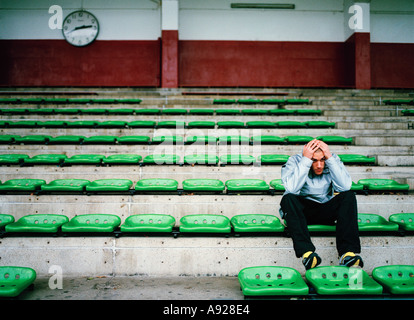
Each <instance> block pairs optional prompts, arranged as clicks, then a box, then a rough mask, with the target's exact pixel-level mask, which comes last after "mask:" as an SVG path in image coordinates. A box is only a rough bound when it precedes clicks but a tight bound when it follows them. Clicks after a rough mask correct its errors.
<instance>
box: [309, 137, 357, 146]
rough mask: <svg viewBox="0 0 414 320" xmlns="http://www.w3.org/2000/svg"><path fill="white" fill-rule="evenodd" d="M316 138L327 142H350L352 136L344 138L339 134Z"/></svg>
mask: <svg viewBox="0 0 414 320" xmlns="http://www.w3.org/2000/svg"><path fill="white" fill-rule="evenodd" d="M316 139H317V140H321V141H323V142H325V143H327V144H328V145H329V144H352V138H345V137H340V136H319V137H316Z"/></svg>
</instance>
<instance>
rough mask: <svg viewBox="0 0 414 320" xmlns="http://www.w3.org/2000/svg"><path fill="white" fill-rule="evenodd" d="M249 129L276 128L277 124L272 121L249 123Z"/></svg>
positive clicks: (247, 123) (247, 124)
mask: <svg viewBox="0 0 414 320" xmlns="http://www.w3.org/2000/svg"><path fill="white" fill-rule="evenodd" d="M246 126H247V128H276V123H274V122H271V121H247V122H246Z"/></svg>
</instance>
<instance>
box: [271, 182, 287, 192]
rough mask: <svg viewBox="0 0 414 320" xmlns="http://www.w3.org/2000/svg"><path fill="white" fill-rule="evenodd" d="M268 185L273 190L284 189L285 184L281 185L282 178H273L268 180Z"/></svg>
mask: <svg viewBox="0 0 414 320" xmlns="http://www.w3.org/2000/svg"><path fill="white" fill-rule="evenodd" d="M269 185H270V186H271V187H272V188H273V189H274V190H275V191H286V189H285V186H284V185H283V182H282V179H273V180H271V181H270V182H269Z"/></svg>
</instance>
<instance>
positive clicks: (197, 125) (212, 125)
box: [187, 121, 216, 129]
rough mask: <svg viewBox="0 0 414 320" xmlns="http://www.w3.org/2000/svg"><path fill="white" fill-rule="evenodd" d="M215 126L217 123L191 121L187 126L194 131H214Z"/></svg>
mask: <svg viewBox="0 0 414 320" xmlns="http://www.w3.org/2000/svg"><path fill="white" fill-rule="evenodd" d="M215 126H216V123H215V122H214V121H190V122H189V123H188V124H187V127H188V128H189V129H194V128H208V129H214V128H215Z"/></svg>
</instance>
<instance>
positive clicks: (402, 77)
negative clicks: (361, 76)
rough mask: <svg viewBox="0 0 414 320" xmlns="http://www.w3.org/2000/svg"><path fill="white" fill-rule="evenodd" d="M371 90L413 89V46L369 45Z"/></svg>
mask: <svg viewBox="0 0 414 320" xmlns="http://www.w3.org/2000/svg"><path fill="white" fill-rule="evenodd" d="M371 78H372V87H373V88H414V44H412V43H408V44H405V43H371Z"/></svg>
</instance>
